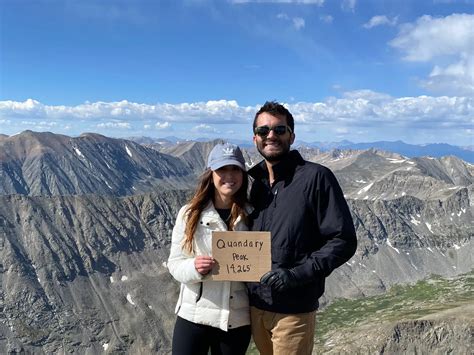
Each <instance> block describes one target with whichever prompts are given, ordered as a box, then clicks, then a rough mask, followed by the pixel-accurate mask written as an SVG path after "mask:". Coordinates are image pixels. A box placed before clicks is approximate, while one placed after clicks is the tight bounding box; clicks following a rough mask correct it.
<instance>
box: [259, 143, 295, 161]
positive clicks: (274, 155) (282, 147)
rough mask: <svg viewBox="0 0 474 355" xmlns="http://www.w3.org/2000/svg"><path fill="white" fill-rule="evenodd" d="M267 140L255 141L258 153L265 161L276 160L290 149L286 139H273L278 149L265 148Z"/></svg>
mask: <svg viewBox="0 0 474 355" xmlns="http://www.w3.org/2000/svg"><path fill="white" fill-rule="evenodd" d="M266 142H267V140H261V141H258V142H257V150H258V152H259V153H260V155H261V156H262V157H264V158H265V160H266V161H269V162H272V163H274V162H278V161H280V160H282V159H283V158H284V157H285V155H287V154H288V152H289V151H290V143H289V142H287V141H281V140H278V141H273V142H274V143H276V144H277V148H278V149H273V150H268V149H267V150H266V149H265V148H266V146H267V144H266Z"/></svg>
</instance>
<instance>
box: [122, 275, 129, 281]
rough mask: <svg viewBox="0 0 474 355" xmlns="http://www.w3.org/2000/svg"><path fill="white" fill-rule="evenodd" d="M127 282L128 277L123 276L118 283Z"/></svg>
mask: <svg viewBox="0 0 474 355" xmlns="http://www.w3.org/2000/svg"><path fill="white" fill-rule="evenodd" d="M127 280H128V277H127V276H125V275H123V276H122V278H121V279H120V281H127Z"/></svg>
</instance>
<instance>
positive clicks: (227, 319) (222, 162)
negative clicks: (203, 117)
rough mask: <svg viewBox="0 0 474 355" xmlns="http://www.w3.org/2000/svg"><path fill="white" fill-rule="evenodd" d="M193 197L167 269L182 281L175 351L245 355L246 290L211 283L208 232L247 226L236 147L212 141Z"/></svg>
mask: <svg viewBox="0 0 474 355" xmlns="http://www.w3.org/2000/svg"><path fill="white" fill-rule="evenodd" d="M207 167H208V169H207V170H206V171H205V172H204V173H203V175H202V176H201V178H200V181H199V183H198V186H197V189H196V191H195V193H194V196H193V198H192V199H191V201H190V202H189V203H188V204H187V205H185V206H184V207H182V208H181V210H180V211H179V213H178V217H177V219H176V224H175V227H174V229H173V235H172V243H171V253H170V256H169V259H168V269H169V271H170V273H171V275H173V277H174V278H175V279H176V280H177V281H179V282H181V291H180V294H179V299H178V303H177V305H176V313H177V315H178V317H177V320H176V324H175V328H174V334H173V354H176V355H186V354H193V355H194V354H208V351H209V349H210V350H211V354H213V355H214V354H235V355H238V354H242V355H243V354H245V352H246V350H247V347H248V344H249V342H250V325H249V324H250V315H249V305H248V297H247V290H246V287H245V285H244V284H243V283H242V282H230V281H212V280H210V279H209V275H210V271H211V270H212V268H213V267H214V266H215V264H216V263H215V260H214V259H213V258H212V255H211V254H212V250H211V244H212V243H211V232H212V231H227V230H247V214H246V208H247V185H248V179H247V173H246V171H245V160H244V158H243V155H242V152H241V151H240V149H239V147H237V146H235V145H232V144H228V143H226V144H218V145H216V146H215V147H214V148H213V149H212V151H211V153H210V154H209V157H208V162H207Z"/></svg>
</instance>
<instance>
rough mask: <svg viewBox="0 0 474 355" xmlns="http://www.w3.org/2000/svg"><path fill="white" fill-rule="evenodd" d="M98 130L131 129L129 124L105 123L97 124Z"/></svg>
mask: <svg viewBox="0 0 474 355" xmlns="http://www.w3.org/2000/svg"><path fill="white" fill-rule="evenodd" d="M97 128H120V129H130V128H131V126H130V123H129V122H103V123H99V124H97Z"/></svg>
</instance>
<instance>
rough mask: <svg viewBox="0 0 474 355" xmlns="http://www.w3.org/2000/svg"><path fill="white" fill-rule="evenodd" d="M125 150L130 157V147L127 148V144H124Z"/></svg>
mask: <svg viewBox="0 0 474 355" xmlns="http://www.w3.org/2000/svg"><path fill="white" fill-rule="evenodd" d="M125 150H126V151H127V154H128V155H130V158H133V156H132V152H131V151H130V148H128V145H126V146H125Z"/></svg>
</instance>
